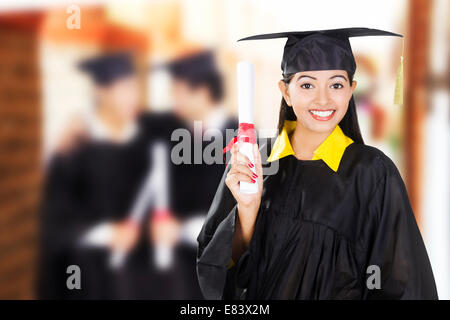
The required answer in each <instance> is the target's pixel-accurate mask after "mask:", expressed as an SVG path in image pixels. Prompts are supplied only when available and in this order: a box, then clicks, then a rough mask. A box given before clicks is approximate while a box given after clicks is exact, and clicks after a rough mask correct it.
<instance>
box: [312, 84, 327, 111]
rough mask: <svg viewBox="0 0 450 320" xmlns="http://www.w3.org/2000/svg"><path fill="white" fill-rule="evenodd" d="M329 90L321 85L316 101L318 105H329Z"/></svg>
mask: <svg viewBox="0 0 450 320" xmlns="http://www.w3.org/2000/svg"><path fill="white" fill-rule="evenodd" d="M328 99H329V98H328V92H327V88H321V87H319V88H318V90H317V91H316V97H315V103H316V105H318V106H321V107H325V106H327V105H328Z"/></svg>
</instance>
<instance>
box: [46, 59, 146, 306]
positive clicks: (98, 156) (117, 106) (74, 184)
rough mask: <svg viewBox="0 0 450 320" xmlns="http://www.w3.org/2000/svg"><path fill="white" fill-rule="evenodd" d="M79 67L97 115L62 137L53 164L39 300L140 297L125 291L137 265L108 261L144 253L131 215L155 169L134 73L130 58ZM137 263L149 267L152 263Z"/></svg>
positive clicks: (92, 61) (90, 62)
mask: <svg viewBox="0 0 450 320" xmlns="http://www.w3.org/2000/svg"><path fill="white" fill-rule="evenodd" d="M79 67H80V69H81V70H82V71H84V72H87V73H88V74H89V75H91V77H92V79H93V81H94V84H95V99H96V108H95V110H93V112H92V115H91V116H90V117H89V118H88V119H87V121H86V123H84V124H80V123H79V125H76V126H73V127H72V128H70V129H68V130H73V131H71V132H68V133H66V134H65V135H63V137H64V138H61V146H62V147H61V148H59V149H58V151H57V152H56V153H55V154H54V155H53V156H52V158H51V160H50V161H49V165H48V168H47V176H46V186H45V190H44V195H43V208H42V217H41V226H42V228H41V259H40V260H41V264H40V272H39V279H38V282H39V284H38V288H39V289H38V296H39V297H40V298H44V299H72V298H73V299H114V298H122V297H123V298H127V297H133V294H134V293H135V294H137V293H138V291H137V290H138V289H136V290H134V289H133V290H134V291H133V290H129V289H127V287H126V286H124V284H127V283H129V281H128V280H127V268H131V269H133V268H136V259H135V260H133V259H129V260H130V262H129V264H128V265H126V266H125V267H123V268H120V270H114V269H113V268H111V266H110V265H109V260H110V259H109V257H110V255H111V251H113V250H125V251H133V252H139V250H137V249H136V248H139V243H138V242H139V239H140V237H139V234H140V233H141V231H142V230H141V228H140V226H139V225H136V224H133V223H129V221H128V220H129V219H128V218H127V215H128V213H129V210H130V207H131V205H132V202H133V201H134V198H135V197H136V193H137V191H138V190H139V188H140V185H141V184H142V183H143V182H142V181H143V179H144V177H145V174H146V172H147V171H148V169H149V153H148V143H149V141H148V139H147V138H148V135H146V134H145V130H142V127H141V126H140V125H139V122H138V110H139V102H138V101H139V100H138V96H139V92H138V85H137V77H136V72H135V68H134V65H133V62H132V59H131V56H130V54H128V53H114V54H108V55H102V56H98V57H94V58H90V59H88V60H85V61H83V62H82V63H81V64H80V65H79ZM75 128H76V130H75ZM80 137H83V139H79V138H80ZM144 231H145V230H144ZM147 243H148V241H144V242H143V244H144V245H145V244H147ZM133 262H134V263H135V265H134V266H133V267H130V264H132V263H133ZM139 263H140V264H148V259H146V260H145V259H140V260H139ZM70 265H76V266H78V267H80V270H81V289H80V290H69V289H68V287H67V285H66V279H67V277H68V276H69V275H68V274H67V273H66V269H67V267H68V266H70ZM143 268H144V267H143ZM145 268H146V274H147V275H149V271H148V270H149V268H148V266H145ZM130 285H131V283H130Z"/></svg>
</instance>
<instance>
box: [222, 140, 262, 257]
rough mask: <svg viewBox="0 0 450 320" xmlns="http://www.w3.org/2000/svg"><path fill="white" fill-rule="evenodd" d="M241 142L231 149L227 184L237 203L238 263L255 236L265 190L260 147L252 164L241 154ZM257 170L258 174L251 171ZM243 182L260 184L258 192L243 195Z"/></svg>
mask: <svg viewBox="0 0 450 320" xmlns="http://www.w3.org/2000/svg"><path fill="white" fill-rule="evenodd" d="M238 150H239V142H237V143H235V144H234V145H233V147H232V148H231V159H230V164H231V169H230V171H229V172H228V174H227V177H226V179H225V183H226V185H227V187H228V188H229V189H230V191H231V193H232V194H233V196H234V198H235V199H236V201H237V210H238V219H237V221H236V228H235V234H234V238H233V260H234V261H237V258H239V257H240V255H241V254H242V252H243V251H244V250H245V249H246V248H247V247H248V245H249V243H250V240H251V238H252V235H253V230H254V226H255V221H256V217H257V215H258V211H259V206H260V204H261V195H262V190H263V172H262V165H261V154H260V153H259V149H258V145H257V144H256V143H255V144H254V145H253V157H254V159H255V163H252V162H251V161H250V159H249V158H248V157H246V156H245V155H243V154H242V153H240V152H239V151H238ZM252 166H254V168H255V169H256V174H254V173H253V172H252V170H251V169H250V168H251V167H252ZM241 181H245V182H249V183H253V181H257V182H258V192H257V193H253V194H247V193H242V192H241V191H240V187H239V184H240V182H241Z"/></svg>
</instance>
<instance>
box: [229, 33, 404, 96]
mask: <svg viewBox="0 0 450 320" xmlns="http://www.w3.org/2000/svg"><path fill="white" fill-rule="evenodd" d="M362 36H396V37H403V36H402V35H401V34H397V33H393V32H388V31H383V30H378V29H369V28H342V29H328V30H313V31H298V32H297V31H292V32H280V33H269V34H260V35H255V36H251V37H246V38H242V39H239V40H238V41H244V40H264V39H276V38H287V41H286V44H285V46H284V52H283V59H282V61H281V70H282V72H283V75H284V76H286V75H289V74H293V73H297V72H301V71H313V70H347V71H348V72H349V73H350V74H354V73H355V71H356V62H355V57H354V56H353V52H352V48H351V46H350V41H349V38H350V37H362ZM402 92H403V49H402V56H401V60H400V66H399V68H398V70H397V78H396V88H395V97H394V103H395V104H402V103H403V94H402Z"/></svg>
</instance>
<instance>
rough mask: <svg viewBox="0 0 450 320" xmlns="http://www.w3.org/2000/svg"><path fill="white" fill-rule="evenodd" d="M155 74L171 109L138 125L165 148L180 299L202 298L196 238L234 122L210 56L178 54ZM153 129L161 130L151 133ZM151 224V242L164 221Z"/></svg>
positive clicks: (235, 121)
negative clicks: (162, 76) (161, 77)
mask: <svg viewBox="0 0 450 320" xmlns="http://www.w3.org/2000/svg"><path fill="white" fill-rule="evenodd" d="M155 70H165V71H167V72H168V73H169V74H170V76H171V78H172V100H173V107H172V108H171V109H172V111H171V112H165V113H160V114H157V115H155V114H149V115H148V116H147V117H143V123H144V122H147V123H148V124H147V125H145V127H147V128H153V130H152V134H153V135H155V132H158V133H156V135H159V136H160V137H161V135H164V137H163V139H164V140H165V141H168V142H169V144H170V150H171V162H170V185H171V188H170V198H171V209H172V211H173V214H174V217H175V219H177V220H178V221H180V225H181V226H183V227H182V228H181V229H180V233H179V234H180V238H179V242H178V245H177V248H176V257H177V258H178V260H177V263H179V264H180V265H182V266H183V267H182V269H183V274H184V275H185V277H184V281H185V284H186V286H185V288H186V295H185V298H186V299H203V296H202V294H201V291H200V288H199V285H198V280H197V275H196V251H197V240H196V239H197V236H198V233H199V232H200V229H201V227H202V225H203V222H204V219H205V218H206V214H207V211H208V209H209V206H210V204H211V201H212V199H213V197H214V194H215V192H214V189H216V188H217V186H218V184H219V182H220V179H221V177H222V174H223V171H224V169H225V166H224V158H223V155H222V149H223V147H224V146H226V144H227V143H228V142H229V140H230V139H231V138H232V136H233V133H235V132H236V130H237V128H238V120H237V118H234V117H232V116H230V115H228V114H227V110H226V108H225V106H224V105H223V104H222V100H223V97H224V84H223V78H222V75H221V73H220V71H219V69H218V67H217V64H216V61H215V56H214V53H213V52H212V51H208V50H201V51H198V52H195V53H190V54H187V55H183V56H180V57H177V58H175V59H173V60H171V61H169V62H168V63H165V64H160V65H156V66H153V67H152V71H155ZM146 118H147V119H146ZM156 119H157V120H156ZM158 125H159V126H161V125H162V126H163V127H160V129H155V126H158ZM227 131H228V133H231V135H230V134H228V135H227ZM230 136H231V137H230ZM151 223H153V227H152V228H151V229H152V230H154V231H155V232H153V234H154V235H155V238H154V241H155V242H157V241H158V237H164V234H163V232H158V230H164V229H165V228H164V227H163V224H164V223H165V222H164V221H162V222H159V221H158V220H156V221H155V220H152V221H151Z"/></svg>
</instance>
